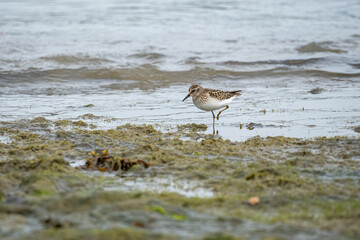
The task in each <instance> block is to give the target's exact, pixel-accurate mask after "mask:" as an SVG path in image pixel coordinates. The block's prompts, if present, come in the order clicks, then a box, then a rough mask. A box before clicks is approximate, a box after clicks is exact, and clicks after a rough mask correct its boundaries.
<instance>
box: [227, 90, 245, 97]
mask: <svg viewBox="0 0 360 240" xmlns="http://www.w3.org/2000/svg"><path fill="white" fill-rule="evenodd" d="M241 92H242V90H236V91H230V92H228V93H231V94H233V95H235V96H240V95H241V94H242V93H241Z"/></svg>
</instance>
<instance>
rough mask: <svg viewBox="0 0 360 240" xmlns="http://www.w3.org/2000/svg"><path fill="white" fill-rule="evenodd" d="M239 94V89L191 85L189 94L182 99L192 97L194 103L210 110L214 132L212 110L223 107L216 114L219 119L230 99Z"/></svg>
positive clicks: (200, 107) (204, 109)
mask: <svg viewBox="0 0 360 240" xmlns="http://www.w3.org/2000/svg"><path fill="white" fill-rule="evenodd" d="M240 95H241V90H236V91H222V90H216V89H208V88H203V87H201V86H200V85H192V86H191V87H190V88H189V94H188V95H187V96H186V97H185V98H184V99H183V101H185V100H186V99H187V98H188V97H190V96H191V97H192V100H193V103H194V105H195V106H196V107H197V108H199V109H201V110H203V111H211V113H212V115H213V130H214V132H215V114H214V112H213V111H214V110H218V109H220V108H223V107H225V108H224V109H222V110H221V111H219V113H218V114H217V116H216V119H217V120H219V117H220V114H221V113H222V112H223V111H225V110H226V109H228V108H229V105H228V104H229V103H231V102H232V100H233V99H234V98H235V97H237V96H240Z"/></svg>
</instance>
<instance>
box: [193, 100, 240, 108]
mask: <svg viewBox="0 0 360 240" xmlns="http://www.w3.org/2000/svg"><path fill="white" fill-rule="evenodd" d="M233 98H234V97H232V98H229V99H225V100H217V99H214V98H210V99H209V101H207V102H205V103H201V102H197V101H194V99H193V103H194V105H195V106H196V107H197V108H199V109H201V110H204V111H213V110H218V109H220V108H224V107H225V106H226V105H228V104H229V103H231V102H232V100H233Z"/></svg>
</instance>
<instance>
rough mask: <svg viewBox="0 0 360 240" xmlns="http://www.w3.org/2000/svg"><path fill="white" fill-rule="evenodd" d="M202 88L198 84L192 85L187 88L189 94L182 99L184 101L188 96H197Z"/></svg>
mask: <svg viewBox="0 0 360 240" xmlns="http://www.w3.org/2000/svg"><path fill="white" fill-rule="evenodd" d="M202 89H203V88H202V87H201V86H200V85H192V86H191V87H190V88H189V94H188V95H187V96H186V97H185V98H184V99H183V101H185V100H186V99H187V98H188V97H190V96H192V97H193V96H197V95H198V94H199V93H200V91H201V90H202Z"/></svg>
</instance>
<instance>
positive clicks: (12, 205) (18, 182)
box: [0, 117, 360, 239]
mask: <svg viewBox="0 0 360 240" xmlns="http://www.w3.org/2000/svg"><path fill="white" fill-rule="evenodd" d="M90 120H91V119H89V118H84V119H83V120H79V121H71V120H57V121H51V120H48V119H45V118H42V117H38V118H34V119H31V120H21V121H15V122H1V123H0V136H1V138H0V139H6V140H4V141H1V142H0V238H1V239H47V238H50V237H51V238H52V239H79V238H92V239H104V238H106V239H122V238H124V239H184V238H188V239H269V238H272V239H358V238H359V237H360V231H359V228H358V226H359V225H360V220H359V219H360V188H359V183H360V168H359V165H360V139H359V138H348V137H333V138H326V137H323V138H316V139H298V138H287V137H282V136H278V137H267V138H260V137H254V138H251V139H249V140H247V141H244V142H232V141H229V140H224V139H222V138H221V137H219V136H217V135H207V134H204V133H202V132H203V131H202V129H203V127H202V126H198V125H196V124H195V125H192V124H191V125H184V126H178V130H177V131H172V132H167V133H163V132H160V131H159V130H157V128H156V127H154V126H152V125H131V124H126V125H121V126H118V127H117V128H115V129H109V130H94V129H92V128H91V127H90V122H89V121H90ZM205 129H206V128H205ZM104 150H106V151H107V152H108V153H110V154H111V157H112V159H118V160H120V159H136V160H138V159H141V160H142V161H144V162H146V163H152V164H153V165H152V166H151V167H149V168H144V166H142V165H140V164H138V166H137V165H136V166H132V168H131V169H127V170H128V171H124V170H122V169H121V168H119V169H117V170H115V169H112V171H111V172H107V171H106V172H102V171H98V170H96V171H89V170H79V169H76V168H75V167H74V166H75V165H81V164H84V163H85V160H86V158H89V155H88V153H89V152H91V151H95V152H99V153H101V152H103V151H104ZM107 152H106V153H107ZM95 155H96V154H95ZM90 157H91V156H90ZM95 165H96V164H95ZM174 186H176V187H177V188H176V190H175V191H174V190H170V189H171V188H173V189H174ZM187 193H189V194H187ZM190 193H191V194H190ZM193 193H198V194H197V195H194V194H193ZM202 193H203V194H202ZM205 193H206V194H205ZM209 193H211V194H209ZM254 196H255V197H258V198H259V199H260V202H259V203H258V204H257V205H254V206H251V205H249V204H248V203H247V201H248V199H249V198H251V197H254Z"/></svg>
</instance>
